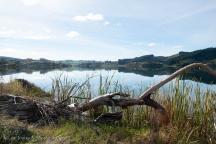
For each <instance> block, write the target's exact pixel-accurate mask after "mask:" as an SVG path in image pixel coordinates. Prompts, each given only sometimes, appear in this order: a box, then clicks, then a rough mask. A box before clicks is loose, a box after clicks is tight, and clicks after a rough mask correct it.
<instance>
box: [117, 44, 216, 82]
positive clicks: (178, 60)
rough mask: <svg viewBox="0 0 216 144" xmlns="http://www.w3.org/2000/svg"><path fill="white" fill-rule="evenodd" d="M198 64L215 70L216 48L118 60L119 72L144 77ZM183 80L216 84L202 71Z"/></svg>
mask: <svg viewBox="0 0 216 144" xmlns="http://www.w3.org/2000/svg"><path fill="white" fill-rule="evenodd" d="M196 62H201V63H205V64H208V65H209V66H210V67H212V68H214V69H215V68H216V48H214V47H212V48H207V49H202V50H197V51H193V52H179V53H178V54H175V55H172V56H168V57H164V56H154V55H146V56H141V57H136V58H132V59H120V60H118V70H119V71H120V72H129V73H131V72H132V73H136V74H140V75H143V76H154V75H169V74H171V73H173V72H174V71H176V70H177V69H179V68H181V67H183V66H185V65H188V64H191V63H196ZM181 78H182V79H191V80H194V81H199V82H204V83H209V84H212V83H214V84H216V78H214V77H211V76H209V75H208V74H207V73H206V72H204V71H200V70H193V71H190V72H188V73H186V74H184V75H182V77H181Z"/></svg>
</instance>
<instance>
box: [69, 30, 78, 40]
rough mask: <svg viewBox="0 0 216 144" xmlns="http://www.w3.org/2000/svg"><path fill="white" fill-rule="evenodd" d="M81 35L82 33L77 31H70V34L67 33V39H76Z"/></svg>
mask: <svg viewBox="0 0 216 144" xmlns="http://www.w3.org/2000/svg"><path fill="white" fill-rule="evenodd" d="M79 35H80V33H78V32H76V31H70V32H69V33H67V35H66V36H67V37H68V38H72V39H73V38H76V37H78V36H79Z"/></svg>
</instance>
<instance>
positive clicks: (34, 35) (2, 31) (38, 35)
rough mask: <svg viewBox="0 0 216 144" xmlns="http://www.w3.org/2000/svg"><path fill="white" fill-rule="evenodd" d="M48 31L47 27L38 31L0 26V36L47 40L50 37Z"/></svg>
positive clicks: (49, 31)
mask: <svg viewBox="0 0 216 144" xmlns="http://www.w3.org/2000/svg"><path fill="white" fill-rule="evenodd" d="M50 33H51V30H50V29H48V28H44V29H43V30H41V31H40V32H38V31H37V32H36V31H31V30H24V29H13V28H7V27H1V28H0V37H1V38H12V39H32V40H48V39H51V38H52V36H51V34H50Z"/></svg>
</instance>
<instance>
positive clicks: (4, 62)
mask: <svg viewBox="0 0 216 144" xmlns="http://www.w3.org/2000/svg"><path fill="white" fill-rule="evenodd" d="M67 66H69V65H67V64H63V63H60V62H58V61H51V60H47V59H43V58H41V59H39V60H33V59H19V58H11V57H4V56H0V71H6V70H8V69H16V70H30V69H31V70H40V69H44V70H45V69H55V68H63V67H67Z"/></svg>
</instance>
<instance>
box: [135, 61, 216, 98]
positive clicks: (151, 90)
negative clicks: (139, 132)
mask: <svg viewBox="0 0 216 144" xmlns="http://www.w3.org/2000/svg"><path fill="white" fill-rule="evenodd" d="M193 68H200V69H201V68H202V70H204V71H206V72H208V73H209V74H210V75H212V76H214V77H216V71H214V70H213V69H211V68H210V67H209V66H208V65H206V64H202V63H193V64H190V65H187V66H185V67H183V68H181V69H179V70H177V71H176V72H174V73H173V74H171V75H170V76H169V77H168V78H166V79H164V80H163V81H161V82H159V83H157V84H155V85H154V86H152V87H151V88H149V89H148V90H147V91H145V92H144V93H143V94H142V95H141V96H140V97H139V99H144V98H145V97H147V96H148V95H149V94H151V93H153V92H154V91H156V90H158V89H159V88H160V87H162V86H163V85H165V84H166V83H168V82H169V81H171V80H173V79H174V78H176V77H177V76H178V75H180V74H182V73H184V72H186V71H189V70H191V69H193Z"/></svg>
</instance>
